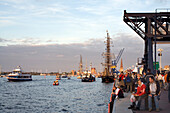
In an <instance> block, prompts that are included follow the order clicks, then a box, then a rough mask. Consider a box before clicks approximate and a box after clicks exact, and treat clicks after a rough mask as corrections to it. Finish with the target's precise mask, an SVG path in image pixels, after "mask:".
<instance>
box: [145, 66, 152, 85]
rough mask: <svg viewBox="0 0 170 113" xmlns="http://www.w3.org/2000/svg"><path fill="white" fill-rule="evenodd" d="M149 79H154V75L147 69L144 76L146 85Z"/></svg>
mask: <svg viewBox="0 0 170 113" xmlns="http://www.w3.org/2000/svg"><path fill="white" fill-rule="evenodd" d="M150 77H154V74H153V73H151V70H150V69H148V70H147V74H146V76H145V82H146V84H148V83H149V78H150Z"/></svg>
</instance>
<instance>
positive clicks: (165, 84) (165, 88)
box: [164, 71, 169, 90]
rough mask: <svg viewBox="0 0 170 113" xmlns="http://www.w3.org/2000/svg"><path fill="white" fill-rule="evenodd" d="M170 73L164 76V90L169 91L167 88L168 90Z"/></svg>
mask: <svg viewBox="0 0 170 113" xmlns="http://www.w3.org/2000/svg"><path fill="white" fill-rule="evenodd" d="M168 73H169V71H166V72H165V76H164V90H167V88H168V82H167V76H168Z"/></svg>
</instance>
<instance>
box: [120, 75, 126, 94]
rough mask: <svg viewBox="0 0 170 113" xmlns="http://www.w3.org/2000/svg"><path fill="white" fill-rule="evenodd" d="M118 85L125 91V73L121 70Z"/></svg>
mask: <svg viewBox="0 0 170 113" xmlns="http://www.w3.org/2000/svg"><path fill="white" fill-rule="evenodd" d="M119 86H120V87H121V88H122V90H123V91H125V75H124V74H123V72H121V74H120V75H119Z"/></svg>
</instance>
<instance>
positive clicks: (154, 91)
mask: <svg viewBox="0 0 170 113" xmlns="http://www.w3.org/2000/svg"><path fill="white" fill-rule="evenodd" d="M146 93H147V94H148V105H149V112H151V111H152V97H153V98H154V101H155V106H156V111H159V101H158V97H159V93H160V85H159V82H158V81H155V80H154V77H152V76H151V77H149V83H148V84H147V88H146Z"/></svg>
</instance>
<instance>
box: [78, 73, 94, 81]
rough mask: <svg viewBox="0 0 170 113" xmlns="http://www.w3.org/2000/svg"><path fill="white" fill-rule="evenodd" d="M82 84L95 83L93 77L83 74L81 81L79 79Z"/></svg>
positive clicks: (89, 74)
mask: <svg viewBox="0 0 170 113" xmlns="http://www.w3.org/2000/svg"><path fill="white" fill-rule="evenodd" d="M81 81H82V82H94V81H95V76H93V75H92V74H91V73H87V72H86V73H85V74H84V75H83V76H82V79H81Z"/></svg>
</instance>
